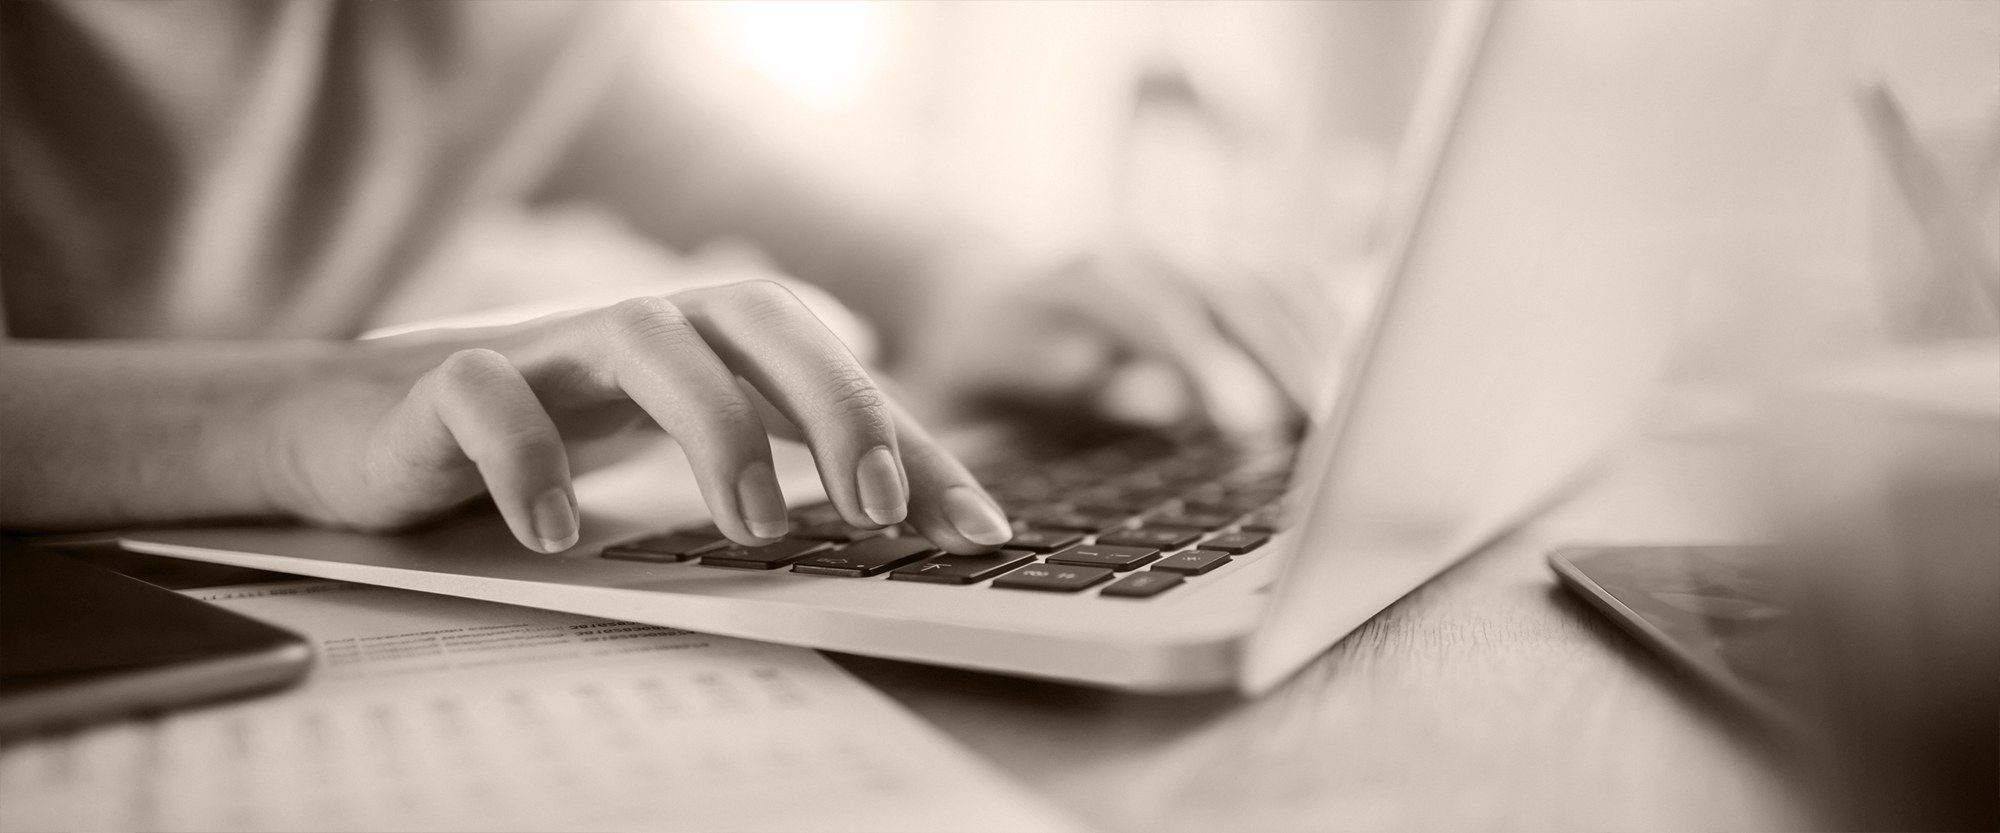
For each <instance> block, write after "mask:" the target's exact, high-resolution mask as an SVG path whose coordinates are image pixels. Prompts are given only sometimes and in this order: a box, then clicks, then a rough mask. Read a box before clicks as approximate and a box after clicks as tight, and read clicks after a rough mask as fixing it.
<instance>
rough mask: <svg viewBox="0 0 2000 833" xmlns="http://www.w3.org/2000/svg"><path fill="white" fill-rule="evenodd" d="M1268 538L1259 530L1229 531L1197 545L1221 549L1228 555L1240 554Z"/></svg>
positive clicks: (1207, 548)
mask: <svg viewBox="0 0 2000 833" xmlns="http://www.w3.org/2000/svg"><path fill="white" fill-rule="evenodd" d="M1269 540H1271V536H1269V535H1266V534H1264V533H1261V532H1231V533H1227V534H1224V535H1217V536H1215V537H1214V538H1210V539H1208V540H1206V541H1203V542H1201V544H1200V545H1199V546H1200V547H1201V548H1202V549H1205V550H1221V551H1222V552H1226V553H1229V554H1230V555H1242V554H1244V553H1246V552H1249V551H1251V550H1254V549H1256V548H1258V547H1261V546H1264V542H1266V541H1269Z"/></svg>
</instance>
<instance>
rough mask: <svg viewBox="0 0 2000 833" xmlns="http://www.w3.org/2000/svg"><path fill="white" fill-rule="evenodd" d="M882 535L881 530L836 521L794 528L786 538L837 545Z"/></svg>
mask: <svg viewBox="0 0 2000 833" xmlns="http://www.w3.org/2000/svg"><path fill="white" fill-rule="evenodd" d="M881 534H882V530H879V529H862V528H860V527H857V526H848V525H847V522H846V521H840V520H836V521H833V522H831V523H823V524H810V525H807V526H795V527H792V531H791V532H788V533H786V534H785V537H787V538H799V539H803V540H807V541H832V542H834V543H837V544H845V543H850V542H853V541H862V540H866V539H869V538H873V537H875V536H877V535H881Z"/></svg>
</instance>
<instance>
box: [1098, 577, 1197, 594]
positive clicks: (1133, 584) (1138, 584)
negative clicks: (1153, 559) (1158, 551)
mask: <svg viewBox="0 0 2000 833" xmlns="http://www.w3.org/2000/svg"><path fill="white" fill-rule="evenodd" d="M1185 581H1187V578H1185V577H1183V576H1180V575H1177V574H1175V573H1162V572H1160V571H1158V570H1140V571H1139V572H1136V573H1133V574H1131V575H1129V576H1126V577H1124V578H1121V579H1119V580H1117V581H1115V582H1112V583H1111V586H1109V587H1106V588H1104V595H1106V596H1122V597H1124V598H1127V599H1144V598H1148V597H1152V596H1157V595H1160V594H1161V593H1165V592H1167V591H1168V590H1172V589H1174V588H1176V587H1179V586H1181V584H1182V583H1183V582H1185Z"/></svg>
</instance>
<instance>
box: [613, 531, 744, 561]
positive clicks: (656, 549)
mask: <svg viewBox="0 0 2000 833" xmlns="http://www.w3.org/2000/svg"><path fill="white" fill-rule="evenodd" d="M727 543H729V542H728V541H726V540H724V539H722V538H721V537H715V538H705V537H700V536H695V535H655V536H653V537H651V538H641V539H639V540H637V541H629V542H626V543H623V544H618V545H615V546H609V547H605V548H604V557H605V558H617V559H622V560H625V561H665V562H675V561H686V560H688V559H690V558H693V557H695V556H697V555H700V554H701V553H704V552H707V551H709V550H712V549H716V548H718V547H721V546H723V545H724V544H727Z"/></svg>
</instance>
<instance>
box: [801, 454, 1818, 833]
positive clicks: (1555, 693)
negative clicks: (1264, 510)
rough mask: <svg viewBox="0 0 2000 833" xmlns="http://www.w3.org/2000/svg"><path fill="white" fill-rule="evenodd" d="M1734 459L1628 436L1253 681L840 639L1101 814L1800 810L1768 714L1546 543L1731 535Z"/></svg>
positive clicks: (962, 729) (1132, 827) (1647, 816)
mask: <svg viewBox="0 0 2000 833" xmlns="http://www.w3.org/2000/svg"><path fill="white" fill-rule="evenodd" d="M1731 474H1732V472H1731V467H1730V466H1729V459H1728V457H1727V455H1725V454H1720V453H1718V452H1717V451H1716V450H1715V449H1713V448H1710V447H1706V446H1700V445H1694V444H1685V443H1683V444H1675V445H1660V446H1651V447H1648V448H1646V449H1641V450H1635V451H1634V452H1632V453H1630V454H1628V455H1625V457H1624V458H1623V459H1622V460H1621V461H1620V462H1619V463H1618V465H1617V466H1615V467H1614V469H1613V471H1612V472H1611V473H1610V475H1609V476H1608V477H1607V478H1606V479H1605V480H1604V481H1603V482H1601V483H1598V484H1596V485H1595V486H1593V487H1591V488H1589V489H1587V490H1585V492H1584V493H1582V494H1581V495H1580V496H1579V497H1578V498H1576V499H1574V500H1572V501H1570V502H1568V503H1567V504H1566V505H1564V506H1562V507H1560V508H1559V509H1558V510H1556V511H1555V512H1553V513H1551V514H1550V516H1548V517H1546V518H1544V519H1541V520H1538V521H1537V522H1535V523H1533V524H1531V525H1529V526H1528V527H1527V528H1525V529H1523V530H1522V531H1520V532H1518V533H1516V534H1515V535H1513V536H1511V537H1510V538H1508V539H1506V540H1503V541H1500V542H1498V543H1497V544H1495V545H1494V546H1492V547H1489V548H1487V549H1486V550H1484V551H1482V552H1479V553H1476V554H1475V555H1473V556H1472V557H1471V558H1469V559H1468V560H1467V561H1465V562H1464V563H1462V564H1460V565H1459V566H1457V567H1456V568H1454V569H1452V570H1451V571H1449V572H1447V573H1446V574H1444V575H1443V576H1440V577H1439V578H1438V579H1436V580H1434V581H1432V582H1431V583H1429V584H1427V585H1426V586H1424V587H1422V588H1420V589H1419V590H1417V591H1416V592H1415V593H1412V594H1411V595H1410V596H1408V597H1406V598H1405V599H1403V600H1402V601H1401V602H1399V603H1397V604H1396V605H1394V606H1393V607H1391V608H1390V609H1388V610H1387V611H1384V612H1383V613H1382V614H1381V615H1379V616H1377V617H1376V618H1375V619H1373V620H1372V621H1370V622H1369V623H1368V624H1366V625H1365V626H1363V627H1362V628H1361V629H1360V630H1359V631H1357V632H1356V633H1354V634H1353V635H1351V636H1350V637H1349V638H1348V639H1346V640H1344V641H1342V642H1341V643H1340V644H1339V645H1336V646H1335V647H1334V648H1333V649H1332V650H1331V651H1329V652H1328V653H1327V654H1325V655H1324V656H1322V657H1321V658H1319V659H1318V660H1317V661H1315V662H1314V663H1312V664H1311V665H1309V666H1308V667H1307V668H1306V669H1305V670H1304V671H1303V672H1301V673H1300V674H1299V675H1298V676H1297V677H1296V678H1294V679H1292V680H1291V681H1289V682H1288V683H1286V684H1285V685H1284V686H1283V687H1282V688H1280V689H1279V690H1277V691H1275V692H1273V693H1272V694H1271V695H1269V696H1267V697H1264V698H1261V699H1258V700H1254V701H1246V700H1242V699H1239V698H1237V697H1235V696H1233V695H1213V696H1200V697H1167V698H1162V697H1149V696H1138V695H1126V694H1118V693H1113V692H1104V691H1096V690H1088V689H1082V688H1076V687H1071V686H1064V685H1059V684H1054V683H1046V682H1037V681H1029V680H1020V679H1012V678H1006V677H999V676H993V675H986V674H979V673H974V672H966V671H957V670H950V669H940V668H929V667H923V666H917V665H910V664H905V663H896V662H889V661H883V660H872V659H864V658H859V657H841V658H840V660H841V662H842V663H843V664H844V665H846V666H847V667H848V668H850V669H852V670H854V671H856V672H857V673H859V674H860V675H861V676H863V678H865V679H867V680H869V681H870V682H872V683H874V684H875V685H878V686H880V687H881V688H883V689H884V690H886V691H888V692H889V693H890V694H891V695H892V696H894V697H896V698H897V699H899V700H901V701H902V702H904V703H905V704H908V705H909V706H911V707H912V708H914V709H915V710H917V711H918V712H919V713H921V714H923V715H924V716H925V717H927V718H928V719H930V720H932V721H934V722H935V723H936V724H937V725H939V726H940V727H942V728H943V729H944V730H946V731H947V732H948V733H950V734H952V735H954V736H956V737H958V738H959V739H961V740H962V741H963V742H965V743H966V744H968V745H969V746H971V747H972V748H973V749H975V750H976V751H978V752H980V753H982V754H984V755H986V756H988V757H989V758H990V759H991V760H993V761H995V762H996V763H997V764H998V765H999V766H1000V767H1001V768H1003V769H1004V770H1006V771H1008V772H1011V773H1013V774H1014V775H1015V776H1017V777H1018V778H1020V779H1022V780H1023V781H1024V782H1026V783H1028V784H1029V785H1031V786H1032V787H1033V788H1034V789H1036V790H1037V791H1039V792H1041V793H1042V794H1044V795H1046V796H1047V797H1049V798H1050V799H1051V800H1053V801H1055V802H1056V803H1058V804H1060V805H1062V806H1064V807H1067V808H1069V809H1070V810H1071V811H1073V812H1074V813H1076V814H1077V815H1078V816H1079V817H1080V818H1081V819H1083V820H1084V821H1086V822H1089V823H1091V824H1094V825H1096V826H1098V827H1100V828H1102V829H1105V830H1119V831H1214V830H1273V831H1293V830H1347V829H1362V830H1530V829H1532V830H1642V829H1648V830H1649V829H1672V830H1693V829H1779V828H1784V829H1797V828H1801V827H1807V826H1812V825H1813V818H1814V817H1813V816H1812V814H1811V813H1810V812H1809V811H1810V808H1809V807H1808V806H1806V803H1805V802H1804V801H1803V800H1802V799H1801V798H1800V797H1799V796H1800V795H1801V794H1802V793H1801V791H1800V789H1799V787H1798V785H1797V784H1796V783H1794V781H1793V780H1792V779H1790V778H1788V777H1787V775H1786V773H1787V770H1788V769H1789V767H1788V766H1787V765H1786V763H1785V761H1784V759H1783V758H1782V757H1781V756H1780V755H1779V754H1778V753H1777V752H1775V751H1773V749H1772V748H1771V747H1770V745H1769V744H1766V743H1764V742H1762V741H1760V740H1759V735H1758V733H1757V732H1755V731H1753V730H1752V729H1751V727H1749V726H1746V725H1744V724H1742V723H1741V722H1740V721H1737V720H1736V719H1734V718H1733V717H1732V715H1731V714H1730V712H1729V711H1728V710H1727V709H1726V708H1723V707H1721V706H1720V705H1719V704H1718V703H1717V702H1716V701H1715V700H1713V699H1712V698H1710V697H1709V696H1708V695H1707V694H1706V693H1705V692H1703V691H1702V690H1701V689H1700V688H1699V687H1698V686H1697V685H1695V684H1694V683H1692V682H1691V681H1688V680H1685V679H1683V678H1682V677H1681V676H1680V675H1679V674H1678V673H1677V672H1676V671H1675V670H1674V669H1672V668H1671V667H1669V666H1667V665H1666V664H1665V663H1663V662H1662V661H1660V660H1658V659H1657V658H1655V657H1654V656H1653V655H1652V654H1651V653H1649V652H1648V651H1647V650H1646V649H1645V648H1644V647H1643V646H1641V645H1639V644H1638V643H1636V642H1635V641H1633V640H1632V639H1631V638H1629V637H1627V636H1626V635H1625V634H1624V633H1623V632H1622V631H1619V630H1617V629H1616V628H1615V627H1614V626H1613V625H1611V624H1610V623H1609V622H1608V621H1606V620H1604V619H1603V618H1602V617H1600V616H1598V615H1597V614H1596V613H1595V612H1593V611H1592V610H1590V609H1588V608H1587V607H1586V606H1585V605H1583V604H1582V603H1581V602H1579V601H1577V600H1575V599H1574V598H1572V597H1571V596H1570V595H1569V594H1568V593H1567V592H1566V591H1564V590H1563V589H1562V588H1560V587H1559V586H1558V585H1557V584H1556V580H1555V578H1554V576H1553V574H1552V573H1551V572H1550V571H1549V569H1548V567H1547V566H1546V564H1545V563H1544V561H1543V558H1544V556H1545V555H1546V553H1547V552H1548V550H1549V549H1551V548H1553V547H1555V546H1557V545H1560V544H1562V543H1567V542H1572V541H1579V540H1582V541H1598V542H1614V541H1615V542H1641V541H1644V542H1663V541H1678V542H1687V541H1714V540H1730V539H1736V538H1740V537H1742V536H1744V535H1745V534H1746V533H1747V532H1749V531H1750V530H1751V527H1750V522H1751V521H1752V520H1753V519H1751V518H1749V517H1748V516H1747V515H1746V514H1745V513H1744V512H1743V509H1742V504H1741V503H1740V502H1739V501H1737V500H1736V499H1735V498H1734V497H1733V496H1732V495H1733V494H1734V492H1733V491H1732V489H1731V488H1730V487H1729V484H1730V483H1731Z"/></svg>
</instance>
